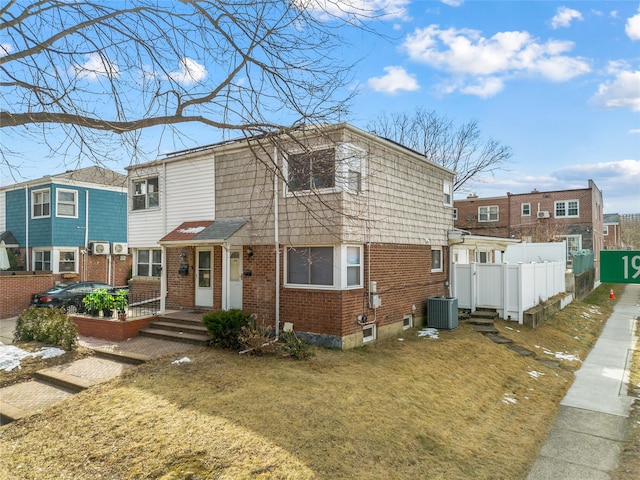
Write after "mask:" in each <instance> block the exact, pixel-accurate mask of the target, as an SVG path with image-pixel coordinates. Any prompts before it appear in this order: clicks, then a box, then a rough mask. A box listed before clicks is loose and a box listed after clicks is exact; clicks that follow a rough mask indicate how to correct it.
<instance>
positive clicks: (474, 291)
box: [451, 261, 566, 324]
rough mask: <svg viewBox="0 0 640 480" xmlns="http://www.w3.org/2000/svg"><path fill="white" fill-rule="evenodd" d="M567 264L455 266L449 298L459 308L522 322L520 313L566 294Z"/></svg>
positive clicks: (452, 271)
mask: <svg viewBox="0 0 640 480" xmlns="http://www.w3.org/2000/svg"><path fill="white" fill-rule="evenodd" d="M565 270H566V263H565V262H564V261H562V262H543V263H517V264H510V263H502V264H486V263H482V264H478V263H470V264H454V265H453V266H452V268H451V295H452V296H453V297H456V298H457V299H458V308H466V309H469V310H471V311H472V312H474V311H476V309H478V308H493V309H495V310H497V312H498V314H499V315H500V317H501V318H504V319H510V320H516V321H518V323H520V324H522V322H523V312H524V311H525V310H528V309H529V308H531V307H534V306H536V305H538V304H539V303H540V302H543V301H545V300H547V299H549V298H551V297H553V296H554V295H557V294H558V293H561V292H564V291H565V276H564V275H565Z"/></svg>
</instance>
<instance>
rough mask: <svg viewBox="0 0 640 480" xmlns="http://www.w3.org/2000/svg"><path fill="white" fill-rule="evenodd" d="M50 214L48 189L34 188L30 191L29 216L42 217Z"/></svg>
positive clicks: (49, 193)
mask: <svg viewBox="0 0 640 480" xmlns="http://www.w3.org/2000/svg"><path fill="white" fill-rule="evenodd" d="M50 216H51V192H50V190H49V189H48V188H47V189H44V190H35V191H33V192H31V217H32V218H44V217H50Z"/></svg>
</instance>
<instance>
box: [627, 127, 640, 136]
mask: <svg viewBox="0 0 640 480" xmlns="http://www.w3.org/2000/svg"><path fill="white" fill-rule="evenodd" d="M629 133H630V134H631V135H640V128H632V129H631V130H629Z"/></svg>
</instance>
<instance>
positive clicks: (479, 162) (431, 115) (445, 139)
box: [367, 108, 512, 191]
mask: <svg viewBox="0 0 640 480" xmlns="http://www.w3.org/2000/svg"><path fill="white" fill-rule="evenodd" d="M367 129H368V130H370V131H371V132H372V133H375V134H376V135H379V136H381V137H384V138H387V139H389V140H393V141H395V142H397V143H399V144H401V145H404V146H405V147H408V148H410V149H412V150H415V151H416V152H418V153H421V154H422V155H424V156H425V157H426V158H427V159H428V160H431V161H432V162H435V163H437V164H439V165H442V166H444V167H446V168H448V169H450V170H453V171H454V172H456V177H455V181H454V185H453V189H454V191H460V190H462V189H463V187H464V186H465V184H467V182H469V181H470V180H472V179H473V180H476V181H477V180H478V179H479V178H478V177H479V176H480V175H483V174H490V173H493V172H495V171H496V170H498V169H500V168H503V167H504V164H505V163H506V162H508V160H509V159H510V158H511V155H512V152H511V147H509V146H507V145H502V144H501V143H499V142H498V141H497V140H494V139H492V138H489V139H488V140H484V139H483V138H482V135H481V132H480V127H479V124H478V121H477V120H470V121H468V122H467V123H464V124H462V125H460V126H458V127H456V125H455V124H454V122H453V120H451V119H450V118H447V117H445V116H442V115H439V114H438V113H436V112H435V111H427V110H424V109H422V108H418V109H416V110H415V112H413V114H409V113H406V112H402V113H392V114H387V113H382V114H381V115H380V116H379V117H378V118H377V119H375V120H373V121H372V122H370V123H369V124H368V125H367Z"/></svg>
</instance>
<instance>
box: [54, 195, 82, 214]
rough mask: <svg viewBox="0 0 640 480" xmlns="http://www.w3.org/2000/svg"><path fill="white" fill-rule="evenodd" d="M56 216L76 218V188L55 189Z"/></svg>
mask: <svg viewBox="0 0 640 480" xmlns="http://www.w3.org/2000/svg"><path fill="white" fill-rule="evenodd" d="M56 216H57V217H69V218H78V192H77V191H76V190H63V189H57V190H56Z"/></svg>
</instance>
